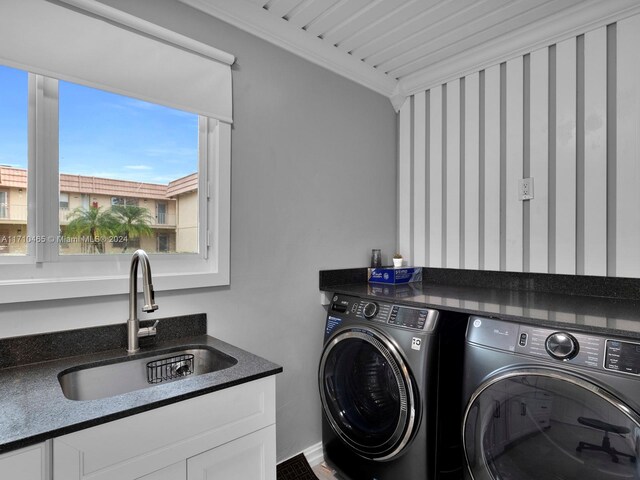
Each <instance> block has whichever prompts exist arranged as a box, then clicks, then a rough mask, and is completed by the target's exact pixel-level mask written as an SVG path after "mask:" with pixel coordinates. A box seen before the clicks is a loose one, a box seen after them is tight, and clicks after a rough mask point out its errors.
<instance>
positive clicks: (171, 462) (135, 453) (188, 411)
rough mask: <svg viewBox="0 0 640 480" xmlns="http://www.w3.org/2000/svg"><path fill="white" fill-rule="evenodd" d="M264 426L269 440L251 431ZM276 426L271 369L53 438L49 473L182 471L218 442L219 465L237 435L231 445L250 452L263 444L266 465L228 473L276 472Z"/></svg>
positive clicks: (127, 476)
mask: <svg viewBox="0 0 640 480" xmlns="http://www.w3.org/2000/svg"><path fill="white" fill-rule="evenodd" d="M271 426H273V428H271V429H270V430H269V429H268V428H267V427H271ZM263 429H266V431H267V432H271V433H269V435H270V437H269V439H268V440H267V437H261V436H260V435H263V434H260V435H258V436H257V437H251V435H250V434H253V433H254V432H259V431H261V430H263ZM274 432H275V377H274V376H270V377H266V378H262V379H259V380H255V381H252V382H248V383H244V384H241V385H237V386H234V387H230V388H227V389H224V390H220V391H218V392H213V393H210V394H207V395H202V396H199V397H195V398H190V399H188V400H184V401H181V402H177V403H174V404H171V405H167V406H165V407H161V408H157V409H154V410H149V411H146V412H142V413H139V414H137V415H132V416H130V417H127V418H123V419H120V420H115V421H112V422H109V423H105V424H103V425H98V426H96V427H92V428H88V429H85V430H81V431H79V432H74V433H71V434H69V435H64V436H62V437H58V438H55V439H54V441H53V442H54V448H53V452H54V453H53V478H54V480H83V479H89V478H90V479H91V480H113V479H118V480H138V479H140V480H165V479H170V480H178V479H184V478H185V477H184V475H185V473H184V472H186V463H185V462H186V461H187V459H192V458H193V457H196V456H197V455H200V454H201V453H203V452H207V453H208V454H209V453H210V454H211V455H213V456H214V457H215V456H217V455H218V454H217V453H211V452H210V451H212V449H215V450H218V448H220V449H221V452H222V453H220V454H219V458H220V459H221V460H220V462H221V464H223V465H224V462H225V460H222V459H223V458H227V457H225V455H229V454H230V453H229V452H227V453H226V454H225V453H224V452H225V451H226V450H225V449H226V448H227V447H228V445H229V444H230V442H231V443H235V442H233V441H234V440H237V443H236V445H237V447H236V448H238V449H239V450H241V449H243V448H245V449H246V450H247V451H248V452H249V455H250V456H251V455H254V454H255V453H254V450H252V449H255V448H258V449H260V448H262V453H261V454H262V455H264V457H265V458H264V459H263V460H262V462H263V463H262V465H263V468H264V469H268V470H269V471H267V472H265V471H262V470H260V471H256V472H257V473H256V476H247V475H239V476H235V477H234V476H233V475H232V476H230V477H229V478H241V479H242V480H252V479H254V478H255V480H263V479H265V480H266V479H275V433H274ZM265 435H266V433H265ZM253 438H261V439H262V441H263V443H264V445H263V446H262V447H257V446H256V445H257V444H254V443H251V442H250V443H248V444H247V445H246V446H244V444H243V441H247V442H249V440H250V439H253ZM267 444H268V445H267ZM256 451H257V450H256ZM267 456H269V458H267ZM229 458H230V457H229ZM237 460H238V462H237V463H239V467H238V468H244V463H243V462H246V463H249V462H248V461H247V459H246V458H244V457H239V458H238V459H237ZM189 461H191V460H189ZM251 461H253V458H252V460H251ZM192 463H193V462H192ZM180 465H182V467H181V466H180ZM225 468H226V467H225ZM229 468H231V467H230V466H229ZM229 471H231V470H229ZM242 471H244V470H242ZM251 471H252V472H253V470H251ZM173 472H177V474H176V476H173V475H174V473H173ZM181 472H182V473H181ZM230 475H231V474H230ZM201 478H205V477H201ZM216 478H224V477H218V476H217V477H216ZM29 480H30V479H29Z"/></svg>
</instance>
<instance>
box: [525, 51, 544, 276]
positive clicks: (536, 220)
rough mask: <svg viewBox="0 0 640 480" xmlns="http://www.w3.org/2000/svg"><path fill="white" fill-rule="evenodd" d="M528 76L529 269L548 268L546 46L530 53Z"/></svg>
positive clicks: (539, 270) (539, 269)
mask: <svg viewBox="0 0 640 480" xmlns="http://www.w3.org/2000/svg"><path fill="white" fill-rule="evenodd" d="M530 58H531V63H530V74H529V75H530V76H529V91H530V102H529V125H530V129H529V175H530V176H531V177H532V178H533V179H534V181H533V183H534V193H535V197H534V198H533V200H531V201H530V202H529V205H530V210H529V232H530V238H529V271H531V272H538V273H546V272H547V271H548V268H549V49H547V48H543V49H541V50H537V51H535V52H533V53H531V57H530Z"/></svg>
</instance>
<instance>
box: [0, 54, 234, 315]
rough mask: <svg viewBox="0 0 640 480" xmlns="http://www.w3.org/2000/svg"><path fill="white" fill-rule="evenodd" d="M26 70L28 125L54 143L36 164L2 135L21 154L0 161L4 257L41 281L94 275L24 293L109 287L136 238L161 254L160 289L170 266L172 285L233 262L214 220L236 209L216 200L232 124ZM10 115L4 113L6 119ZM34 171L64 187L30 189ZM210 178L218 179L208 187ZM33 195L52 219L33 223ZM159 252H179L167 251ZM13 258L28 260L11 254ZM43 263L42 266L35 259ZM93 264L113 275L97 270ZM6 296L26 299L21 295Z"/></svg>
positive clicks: (17, 273) (157, 267)
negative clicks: (222, 251)
mask: <svg viewBox="0 0 640 480" xmlns="http://www.w3.org/2000/svg"><path fill="white" fill-rule="evenodd" d="M3 68H4V67H3ZM7 71H10V73H11V75H13V76H16V77H18V78H19V77H20V75H17V74H16V73H15V72H13V71H11V69H4V70H0V74H2V73H6V72H7ZM18 73H24V72H19V71H18ZM22 77H23V80H27V83H28V85H29V87H28V89H27V95H25V98H24V99H23V100H24V105H23V110H27V107H26V106H27V105H28V104H36V105H38V108H35V109H33V110H31V111H30V115H33V116H34V118H33V120H29V123H27V122H24V123H25V125H23V128H24V130H25V134H26V133H28V128H27V125H31V124H34V125H35V124H43V125H44V127H43V128H40V129H37V130H35V131H34V132H33V133H34V135H33V137H34V142H43V143H45V144H46V145H47V146H48V147H49V148H42V149H41V152H42V155H41V156H38V155H34V156H33V157H34V158H33V163H30V162H31V160H29V161H27V158H28V155H27V152H24V151H23V150H20V149H19V148H16V147H14V146H12V144H11V142H10V141H9V140H10V139H9V138H8V137H0V140H1V141H2V143H1V144H0V151H4V152H14V153H12V155H13V156H15V157H16V158H18V159H21V160H20V161H14V162H13V163H11V164H7V165H6V166H4V165H3V166H1V167H0V168H2V170H0V181H1V182H2V183H0V263H4V264H5V265H4V266H3V269H4V270H5V271H6V272H7V277H6V278H15V279H20V278H25V279H28V282H33V283H37V281H38V280H40V281H47V278H49V277H51V278H63V279H65V278H66V279H69V281H72V282H74V280H73V279H75V278H77V279H82V278H84V277H85V276H90V277H91V278H92V281H91V282H82V283H81V284H76V283H74V287H75V288H72V289H69V288H67V289H66V290H65V292H66V293H64V294H60V290H58V291H57V292H56V293H54V292H49V290H50V289H39V290H38V294H36V295H34V294H33V293H30V294H28V295H27V294H24V297H25V298H24V299H27V298H26V297H28V298H29V299H36V298H42V297H44V298H64V297H65V296H66V297H72V296H83V295H89V294H92V295H95V294H97V293H98V294H99V293H101V292H103V291H104V287H100V286H99V285H103V286H104V285H110V284H112V283H115V282H117V280H116V277H117V276H118V275H120V276H123V277H124V276H126V275H127V274H128V258H127V257H128V256H129V255H130V254H131V252H132V251H133V250H135V249H137V248H143V249H145V250H146V251H147V253H150V254H151V255H152V263H153V270H154V277H156V278H155V279H154V285H156V286H157V287H158V289H159V290H162V289H163V288H162V284H163V280H162V277H163V276H164V277H166V278H167V281H166V282H165V283H166V285H167V286H166V287H165V288H176V286H177V287H178V288H181V287H182V288H188V287H189V286H205V285H207V284H212V283H211V282H212V280H207V278H211V277H210V275H211V273H210V272H211V271H212V269H216V270H217V269H219V268H220V266H225V265H228V261H225V262H222V265H221V264H220V262H219V256H218V253H217V251H216V250H217V248H218V247H219V246H220V245H219V243H217V241H218V240H217V238H219V237H218V235H219V233H220V232H219V231H212V228H211V227H210V226H213V225H216V221H218V220H217V219H219V218H222V219H224V218H225V217H226V218H228V215H222V217H221V216H220V212H219V209H218V206H219V205H218V204H217V203H215V202H218V200H216V199H217V198H219V195H220V194H224V192H225V191H228V187H226V188H225V187H224V186H222V185H220V183H219V180H220V175H221V173H222V174H224V172H225V171H226V172H228V166H227V167H225V165H221V164H220V163H219V161H220V158H221V156H219V155H218V154H215V152H216V149H218V148H225V149H226V151H227V154H228V146H229V141H228V140H229V137H228V136H229V133H230V130H229V129H228V126H226V125H225V124H222V123H221V122H218V121H216V120H213V119H210V118H207V117H202V116H198V115H196V114H191V113H187V112H183V111H179V110H175V109H170V108H168V107H163V106H160V105H155V104H152V103H149V102H143V101H141V100H136V99H132V98H129V97H124V96H121V95H116V94H112V93H108V92H103V91H100V90H96V89H92V88H90V87H83V86H79V85H75V84H71V83H68V82H63V81H60V80H56V79H52V78H48V77H45V76H41V75H35V74H27V73H24V75H23V76H22ZM5 83H7V82H6V81H5ZM10 88H11V87H9V89H10ZM3 92H4V93H5V94H6V90H4V91H3ZM55 111H58V112H59V115H58V121H57V122H55V121H52V120H50V119H51V118H56V116H55V115H52V113H53V112H55ZM13 114H14V112H13V111H8V112H4V116H5V117H9V118H10V117H11V116H12V115H13ZM38 115H42V117H41V118H40V117H38ZM47 121H48V123H47ZM38 122H40V123H38ZM43 122H44V123H43ZM85 125H89V126H88V127H86V128H85ZM51 132H57V135H52V134H51ZM14 137H17V136H16V135H14ZM55 138H58V139H59V140H58V142H57V143H56V144H52V143H47V142H52V139H55ZM14 139H15V138H14ZM25 142H26V140H25ZM11 148H14V150H11ZM29 148H31V147H30V146H28V148H27V151H28V150H29ZM15 152H18V153H15ZM5 155H8V153H5ZM222 158H223V157H222ZM55 160H58V161H55ZM221 166H222V167H223V168H222V171H221ZM35 169H37V170H38V172H41V174H42V175H43V177H42V179H41V180H40V181H41V182H43V183H41V184H39V183H38V182H37V181H34V180H35V179H36V178H38V177H36V176H35V173H34V170H35ZM208 172H211V173H212V176H211V177H209V173H208ZM213 174H217V175H218V177H216V176H213ZM30 182H34V183H33V184H34V185H36V187H35V188H39V189H40V191H41V192H47V191H51V187H53V190H52V191H57V193H56V195H57V198H55V197H54V200H53V201H51V202H48V201H46V200H45V199H44V197H43V195H38V196H36V195H35V191H34V189H29V188H27V185H28V184H31V183H30ZM206 183H209V185H210V187H209V188H208V189H205V190H202V189H201V185H202V184H206ZM47 185H49V187H47ZM207 190H209V192H210V193H213V194H214V195H212V196H211V198H207V197H205V196H203V195H201V194H200V192H201V191H207ZM27 199H30V200H29V202H31V201H34V202H36V205H35V211H37V212H41V213H42V215H41V217H40V218H43V219H44V220H43V221H42V222H41V223H39V224H35V222H34V224H33V225H32V224H31V223H29V222H27V205H28V201H27ZM54 209H55V210H54ZM54 212H55V213H54ZM3 219H4V221H3ZM20 239H21V240H20ZM223 240H224V239H223ZM212 247H214V248H216V250H212V249H211V248H212ZM212 253H213V254H214V255H215V257H213V256H212ZM153 254H157V255H159V256H157V257H156V256H153ZM119 255H124V256H125V259H123V260H124V261H123V260H119V261H117V262H106V260H107V259H108V257H113V256H119ZM160 256H162V257H166V258H167V259H170V258H171V257H176V260H178V259H179V260H178V261H177V262H176V261H172V260H168V261H166V262H162V261H160V260H159V258H160ZM12 258H22V259H23V260H22V261H20V262H18V263H15V262H13V265H11V263H12V262H9V260H10V259H12ZM3 259H4V260H3ZM7 262H8V263H7ZM96 262H98V263H96ZM36 264H39V265H41V267H38V268H37V269H35V270H34V269H33V267H29V265H33V266H35V265H36ZM9 268H11V270H8V269H9ZM96 272H101V273H102V272H103V273H104V275H105V276H106V277H109V278H105V280H103V281H102V280H95V275H96ZM177 272H183V273H181V274H180V279H181V280H180V283H179V284H176V283H175V282H172V281H169V279H171V278H174V275H175V273H177ZM185 273H186V274H188V277H185V276H184V275H185ZM35 275H39V276H41V277H35ZM225 276H226V274H225ZM34 277H35V278H36V280H35V281H33V280H31V279H32V278H34ZM175 278H176V279H177V277H175ZM185 279H188V280H187V281H185ZM222 281H223V282H226V281H227V280H226V279H223V280H222ZM3 283H4V284H5V285H10V284H11V281H10V280H9V281H6V282H3ZM23 283H24V282H23ZM57 283H60V284H63V283H64V281H60V282H57ZM15 287H16V288H18V289H23V288H24V286H23V285H20V286H19V285H15ZM109 288H111V287H109ZM118 288H119V289H120V290H126V288H127V283H126V281H120V282H119V286H118ZM53 290H55V289H53ZM3 291H5V292H6V291H7V289H6V288H4V287H3ZM21 291H22V290H21ZM108 291H113V290H108ZM38 295H40V297H39V296H38ZM2 301H3V300H2V299H0V302H2ZM4 301H7V300H4ZM8 301H19V297H18V298H16V297H13V298H11V299H9V300H8Z"/></svg>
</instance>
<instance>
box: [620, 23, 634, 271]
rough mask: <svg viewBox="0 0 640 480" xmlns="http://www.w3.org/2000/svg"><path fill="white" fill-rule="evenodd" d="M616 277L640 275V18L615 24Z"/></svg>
mask: <svg viewBox="0 0 640 480" xmlns="http://www.w3.org/2000/svg"><path fill="white" fill-rule="evenodd" d="M617 29H618V38H617V46H618V51H617V62H616V65H617V74H616V77H617V99H618V101H617V117H618V118H617V135H616V147H617V152H616V173H617V175H616V176H617V181H616V187H617V191H616V206H617V212H616V222H615V224H616V232H615V239H616V262H615V269H616V272H615V274H616V276H619V277H631V276H638V275H639V274H640V208H639V206H640V188H639V186H640V16H634V17H631V18H627V19H625V20H622V21H620V22H618V25H617Z"/></svg>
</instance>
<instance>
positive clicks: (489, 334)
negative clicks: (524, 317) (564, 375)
mask: <svg viewBox="0 0 640 480" xmlns="http://www.w3.org/2000/svg"><path fill="white" fill-rule="evenodd" d="M467 342H469V343H474V344H477V345H482V346H486V347H490V348H495V349H498V350H506V351H509V352H513V353H515V354H521V355H527V356H534V357H538V358H541V359H545V360H549V361H557V362H564V363H568V364H572V365H578V366H583V367H589V368H596V369H600V370H602V369H605V368H606V369H609V370H615V371H619V372H624V373H634V374H640V344H635V343H630V342H625V341H621V340H614V339H609V338H607V337H605V336H602V335H594V334H587V333H580V332H575V331H567V330H564V329H562V328H555V329H554V328H549V327H546V326H545V327H538V326H535V325H526V324H518V323H512V322H505V321H502V320H497V319H494V318H484V317H473V316H472V317H471V318H470V319H469V326H468V328H467Z"/></svg>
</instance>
